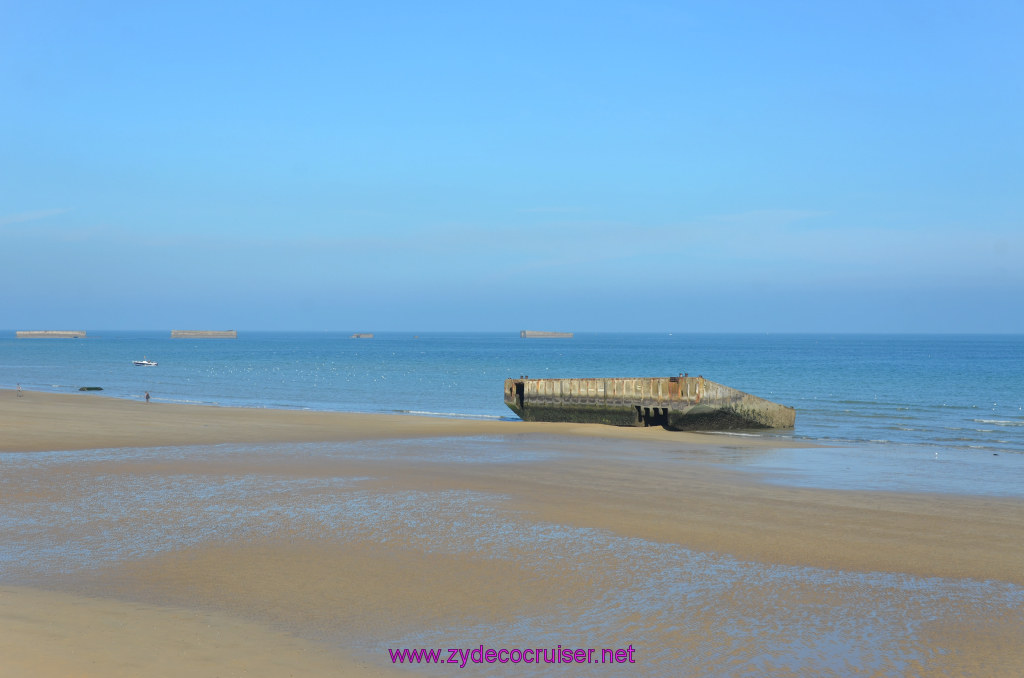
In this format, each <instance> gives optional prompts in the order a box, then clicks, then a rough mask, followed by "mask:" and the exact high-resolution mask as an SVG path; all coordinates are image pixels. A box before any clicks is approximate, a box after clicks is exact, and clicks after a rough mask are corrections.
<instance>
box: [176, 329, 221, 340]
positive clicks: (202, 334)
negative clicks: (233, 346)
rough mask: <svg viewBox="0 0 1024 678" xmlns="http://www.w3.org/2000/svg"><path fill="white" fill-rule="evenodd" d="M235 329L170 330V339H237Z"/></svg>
mask: <svg viewBox="0 0 1024 678" xmlns="http://www.w3.org/2000/svg"><path fill="white" fill-rule="evenodd" d="M237 338H238V332H236V331H235V330H171V339H237Z"/></svg>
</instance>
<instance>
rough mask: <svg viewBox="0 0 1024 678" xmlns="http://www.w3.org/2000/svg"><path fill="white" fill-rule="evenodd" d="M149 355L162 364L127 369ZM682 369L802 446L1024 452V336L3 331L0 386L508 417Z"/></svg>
mask: <svg viewBox="0 0 1024 678" xmlns="http://www.w3.org/2000/svg"><path fill="white" fill-rule="evenodd" d="M144 356H145V357H148V358H149V359H150V360H155V361H157V362H158V363H159V365H158V366H157V367H135V366H134V365H133V364H132V360H136V359H141V358H143V357H144ZM683 372H688V373H689V374H691V375H696V374H701V375H703V376H705V377H707V378H708V379H711V380H713V381H718V382H721V383H723V384H727V385H729V386H732V387H735V388H738V389H740V390H743V391H747V392H749V393H753V394H755V395H758V396H761V397H764V398H768V399H770V400H774V401H776V402H780V403H783V404H786V405H791V406H793V407H795V408H796V410H797V420H796V422H797V423H796V429H795V430H794V431H792V432H785V433H773V434H770V435H776V436H782V437H793V438H796V439H802V440H811V441H822V442H830V443H834V442H840V443H854V444H857V445H861V446H868V447H871V446H873V445H885V446H887V447H890V448H891V447H901V446H910V447H915V448H927V449H932V450H934V451H936V452H940V453H941V452H943V451H959V452H974V453H976V454H993V453H995V454H999V453H1022V452H1024V336H1019V335H1012V336H1005V335H1003V336H978V335H964V336H949V335H892V336H885V335H861V336H858V335H717V334H577V335H576V336H575V337H573V338H572V339H521V338H520V337H519V336H518V333H508V334H499V333H494V334H439V333H435V334H419V335H415V334H412V333H393V334H376V336H375V337H374V338H373V339H352V338H350V336H349V334H348V333H271V332H240V333H239V336H238V339H234V340H214V339H206V340H203V339H171V338H170V332H169V331H168V332H103V331H90V332H89V333H88V336H87V337H86V338H83V339H16V338H15V334H14V332H13V331H7V332H3V333H2V334H0V387H4V388H14V387H15V385H16V384H17V383H21V385H22V387H23V388H25V389H31V390H42V391H54V392H77V391H78V389H79V387H81V386H100V387H102V388H103V392H102V393H103V395H107V396H113V397H117V398H132V399H139V398H142V397H143V395H144V393H145V392H146V391H149V392H150V393H151V394H152V397H153V399H154V400H155V401H156V402H179V403H197V404H207V405H230V406H242V407H271V408H295V409H313V410H337V411H352V412H406V413H423V414H429V415H439V416H456V417H466V418H495V419H497V418H512V419H514V418H515V415H514V414H513V413H512V412H511V411H509V410H508V409H507V408H506V407H505V405H504V402H503V399H502V385H503V380H504V379H505V378H506V377H515V376H520V375H528V376H531V377H590V376H600V377H640V376H669V375H675V374H679V373H683Z"/></svg>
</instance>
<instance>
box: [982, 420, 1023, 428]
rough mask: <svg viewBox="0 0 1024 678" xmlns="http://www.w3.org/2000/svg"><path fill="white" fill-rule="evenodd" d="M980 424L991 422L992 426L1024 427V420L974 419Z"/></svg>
mask: <svg viewBox="0 0 1024 678" xmlns="http://www.w3.org/2000/svg"><path fill="white" fill-rule="evenodd" d="M971 421H973V422H975V423H978V424H989V425H991V426H1017V427H1024V421H1008V420H1006V419H972V420H971Z"/></svg>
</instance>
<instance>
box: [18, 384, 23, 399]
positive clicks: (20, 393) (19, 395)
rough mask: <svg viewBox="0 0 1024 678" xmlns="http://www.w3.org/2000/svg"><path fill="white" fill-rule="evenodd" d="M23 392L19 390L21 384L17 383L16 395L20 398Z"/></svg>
mask: <svg viewBox="0 0 1024 678" xmlns="http://www.w3.org/2000/svg"><path fill="white" fill-rule="evenodd" d="M23 395H24V394H23V393H22V392H21V384H18V397H19V398H20V397H21V396H23Z"/></svg>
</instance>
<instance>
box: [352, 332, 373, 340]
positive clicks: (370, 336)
mask: <svg viewBox="0 0 1024 678" xmlns="http://www.w3.org/2000/svg"><path fill="white" fill-rule="evenodd" d="M349 339H373V333H372V332H356V333H355V334H353V335H352V336H351V337H349Z"/></svg>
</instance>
